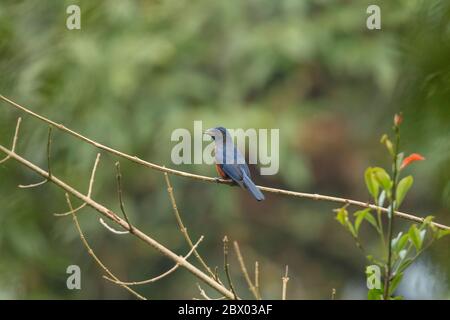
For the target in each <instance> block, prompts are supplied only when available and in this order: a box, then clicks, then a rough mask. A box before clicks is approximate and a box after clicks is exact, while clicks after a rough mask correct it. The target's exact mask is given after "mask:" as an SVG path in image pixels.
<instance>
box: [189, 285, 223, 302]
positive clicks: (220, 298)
mask: <svg viewBox="0 0 450 320" xmlns="http://www.w3.org/2000/svg"><path fill="white" fill-rule="evenodd" d="M197 287H198V290H199V291H200V295H201V296H202V297H203V298H204V299H205V300H224V299H226V298H227V297H219V298H211V297H210V296H208V295H207V294H206V292H205V290H203V288H202V287H201V286H200V284H198V283H197ZM194 300H201V299H196V298H194Z"/></svg>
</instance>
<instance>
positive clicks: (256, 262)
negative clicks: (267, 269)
mask: <svg viewBox="0 0 450 320" xmlns="http://www.w3.org/2000/svg"><path fill="white" fill-rule="evenodd" d="M255 290H256V294H257V295H258V300H261V299H262V297H261V292H260V291H259V262H258V261H255Z"/></svg>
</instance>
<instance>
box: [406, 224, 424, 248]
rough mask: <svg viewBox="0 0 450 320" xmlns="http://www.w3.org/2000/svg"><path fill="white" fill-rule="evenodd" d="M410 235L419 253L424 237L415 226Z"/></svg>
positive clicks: (412, 226) (411, 228)
mask: <svg viewBox="0 0 450 320" xmlns="http://www.w3.org/2000/svg"><path fill="white" fill-rule="evenodd" d="M408 234H409V238H410V239H411V241H412V243H413V245H414V247H416V251H419V250H420V248H421V247H422V237H421V235H420V231H419V229H417V227H416V225H415V224H413V225H411V227H410V228H409V231H408Z"/></svg>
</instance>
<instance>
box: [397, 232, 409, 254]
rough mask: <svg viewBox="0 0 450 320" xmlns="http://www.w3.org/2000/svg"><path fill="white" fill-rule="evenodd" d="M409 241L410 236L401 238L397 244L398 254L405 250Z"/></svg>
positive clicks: (405, 235)
mask: <svg viewBox="0 0 450 320" xmlns="http://www.w3.org/2000/svg"><path fill="white" fill-rule="evenodd" d="M408 240H409V235H408V234H407V233H406V234H404V235H402V236H401V237H400V239H399V240H398V242H397V245H396V246H395V250H396V251H397V252H400V251H401V250H403V248H404V247H405V246H406V244H407V243H408Z"/></svg>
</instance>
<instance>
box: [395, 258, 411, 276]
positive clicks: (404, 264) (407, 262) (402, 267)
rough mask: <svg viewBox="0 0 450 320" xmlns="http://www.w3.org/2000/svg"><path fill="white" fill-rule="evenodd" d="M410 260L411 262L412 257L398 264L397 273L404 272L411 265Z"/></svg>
mask: <svg viewBox="0 0 450 320" xmlns="http://www.w3.org/2000/svg"><path fill="white" fill-rule="evenodd" d="M412 262H413V259H411V258H408V259H406V260H405V261H403V262H402V263H401V264H400V266H399V267H398V270H397V272H398V273H402V272H404V271H405V270H406V269H407V268H408V267H409V266H410V265H411V263H412Z"/></svg>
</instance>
